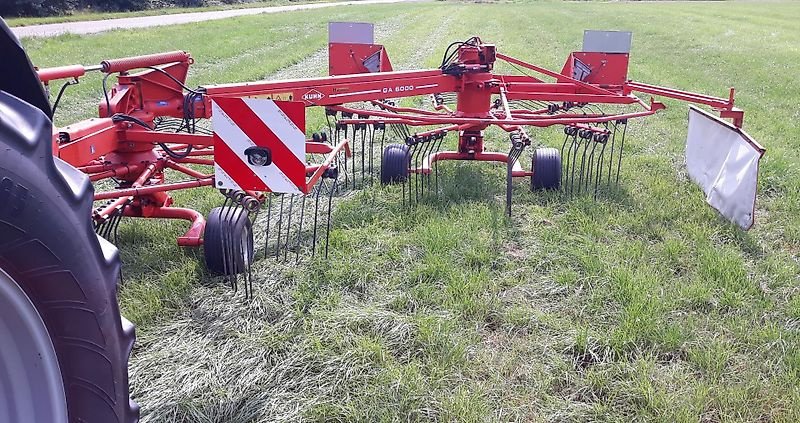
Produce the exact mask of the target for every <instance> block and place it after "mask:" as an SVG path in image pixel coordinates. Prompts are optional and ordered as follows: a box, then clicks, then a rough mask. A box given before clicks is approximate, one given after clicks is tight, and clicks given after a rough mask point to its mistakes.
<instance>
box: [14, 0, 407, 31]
mask: <svg viewBox="0 0 800 423" xmlns="http://www.w3.org/2000/svg"><path fill="white" fill-rule="evenodd" d="M408 1H422V0H358V1H342V2H332V3H308V4H296V5H290V6H272V7H257V8H247V9H232V10H216V11H210V12H192V13H174V14H169V15H161V16H139V17H135V18H119V19H107V20H99V21H83V22H64V23H55V24H44V25H31V26H22V27H14V28H11V31H12V32H14V34H16V35H17V37H20V38H22V37H52V36H55V35H60V34H94V33H97V32H103V31H110V30H112V29H122V28H146V27H151V26H162V25H176V24H183V23H189V22H200V21H210V20H215V19H225V18H231V17H234V16H245V15H258V14H261V13H280V12H290V11H296V10H309V9H321V8H325V7H333V6H348V5H355V4H381V3H401V2H408Z"/></svg>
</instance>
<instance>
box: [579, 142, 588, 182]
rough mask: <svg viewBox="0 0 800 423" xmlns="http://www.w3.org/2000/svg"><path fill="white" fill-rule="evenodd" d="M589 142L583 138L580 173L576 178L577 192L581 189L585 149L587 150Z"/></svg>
mask: <svg viewBox="0 0 800 423" xmlns="http://www.w3.org/2000/svg"><path fill="white" fill-rule="evenodd" d="M589 143H591V140H586V139H584V140H583V153H581V173H580V176H579V178H578V192H579V193H580V192H581V191H582V190H583V177H584V172H585V167H584V166H585V165H586V151H588V150H589Z"/></svg>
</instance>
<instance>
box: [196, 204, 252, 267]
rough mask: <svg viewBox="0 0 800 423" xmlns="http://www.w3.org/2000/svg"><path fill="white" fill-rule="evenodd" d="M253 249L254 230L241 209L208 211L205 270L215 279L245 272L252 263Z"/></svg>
mask: <svg viewBox="0 0 800 423" xmlns="http://www.w3.org/2000/svg"><path fill="white" fill-rule="evenodd" d="M253 245H254V244H253V226H252V223H251V222H250V218H248V217H247V212H245V211H244V209H242V208H231V207H225V208H223V207H217V208H215V209H212V210H211V213H209V214H208V219H207V220H206V229H205V233H204V236H203V253H204V254H205V258H206V267H207V268H208V270H210V271H211V272H212V273H215V274H218V275H235V274H237V273H242V272H244V271H245V270H247V267H248V266H249V265H250V263H251V262H252V261H253V254H254V248H253ZM226 247H227V248H226Z"/></svg>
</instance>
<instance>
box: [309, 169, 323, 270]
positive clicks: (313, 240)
mask: <svg viewBox="0 0 800 423" xmlns="http://www.w3.org/2000/svg"><path fill="white" fill-rule="evenodd" d="M323 184H325V185H326V186H327V182H326V181H325V178H323V179H322V180H321V181H320V183H319V184H317V187H316V188H317V193H316V195H315V196H314V197H315V199H314V232H313V234H312V236H311V257H314V255H315V254H316V253H317V222H318V218H319V195H320V194H321V193H322V185H323Z"/></svg>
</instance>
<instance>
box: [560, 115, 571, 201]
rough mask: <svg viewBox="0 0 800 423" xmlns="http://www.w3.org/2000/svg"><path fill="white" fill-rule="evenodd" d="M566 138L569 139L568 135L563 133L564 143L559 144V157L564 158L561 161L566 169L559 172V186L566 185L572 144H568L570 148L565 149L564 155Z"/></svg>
mask: <svg viewBox="0 0 800 423" xmlns="http://www.w3.org/2000/svg"><path fill="white" fill-rule="evenodd" d="M564 129H565V130H566V129H567V128H566V127H564ZM567 140H569V135H565V136H564V143H563V144H561V157H563V158H566V160H564V161H563V162H562V163H564V165H565V166H566V169H564V170H566V172H561V186H562V187H563V186H565V185H566V179H567V173H568V172H569V151H570V150H572V145H570V150H567V155H566V157H565V156H564V148H566V146H567Z"/></svg>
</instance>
